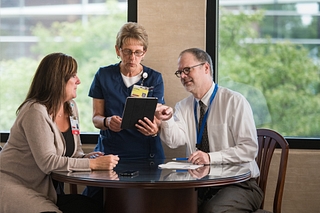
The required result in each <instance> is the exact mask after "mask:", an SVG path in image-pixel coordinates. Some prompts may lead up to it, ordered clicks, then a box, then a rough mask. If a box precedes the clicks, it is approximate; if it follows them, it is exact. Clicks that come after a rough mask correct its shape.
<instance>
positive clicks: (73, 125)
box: [70, 116, 80, 135]
mask: <svg viewBox="0 0 320 213" xmlns="http://www.w3.org/2000/svg"><path fill="white" fill-rule="evenodd" d="M70 123H71V131H72V134H74V135H79V134H80V128H79V121H78V119H77V117H76V116H70Z"/></svg>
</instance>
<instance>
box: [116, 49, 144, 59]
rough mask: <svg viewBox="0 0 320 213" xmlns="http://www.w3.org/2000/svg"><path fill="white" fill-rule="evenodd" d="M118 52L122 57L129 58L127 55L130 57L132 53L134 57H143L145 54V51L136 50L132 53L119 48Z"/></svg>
mask: <svg viewBox="0 0 320 213" xmlns="http://www.w3.org/2000/svg"><path fill="white" fill-rule="evenodd" d="M120 50H121V52H122V53H123V55H126V56H129V55H130V56H131V55H132V53H133V54H134V55H135V56H136V57H141V56H143V55H144V54H145V51H141V50H137V51H134V52H132V51H131V50H129V49H121V48H120Z"/></svg>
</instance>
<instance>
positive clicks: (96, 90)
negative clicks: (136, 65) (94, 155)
mask: <svg viewBox="0 0 320 213" xmlns="http://www.w3.org/2000/svg"><path fill="white" fill-rule="evenodd" d="M120 63H121V62H120ZM120 63H117V64H114V65H110V66H106V67H100V68H99V70H98V71H97V73H96V74H95V76H94V79H93V82H92V84H91V88H90V91H89V96H90V97H92V98H96V99H104V106H105V108H104V115H105V117H109V116H113V115H118V116H120V117H122V112H123V109H124V105H125V101H126V98H127V97H129V96H130V95H131V91H132V88H133V85H132V86H130V87H127V86H126V85H125V84H124V82H123V79H122V76H121V72H120ZM144 72H146V73H147V74H148V77H147V78H145V79H144V81H143V86H145V87H149V88H150V89H149V93H148V97H157V98H158V102H159V103H161V104H164V97H163V96H164V85H163V79H162V75H161V73H159V72H157V71H155V70H153V69H151V68H148V67H145V66H143V72H142V73H144ZM141 82H142V78H141V80H140V81H139V82H137V83H136V84H137V85H141ZM95 151H101V152H104V153H105V154H114V155H118V156H119V158H120V159H149V160H150V159H163V158H164V151H163V148H162V144H161V141H160V137H159V136H156V137H151V136H145V135H143V134H141V133H140V132H138V131H137V130H136V129H124V130H121V131H120V132H113V131H111V130H109V129H107V130H100V135H99V139H98V144H97V145H96V147H95Z"/></svg>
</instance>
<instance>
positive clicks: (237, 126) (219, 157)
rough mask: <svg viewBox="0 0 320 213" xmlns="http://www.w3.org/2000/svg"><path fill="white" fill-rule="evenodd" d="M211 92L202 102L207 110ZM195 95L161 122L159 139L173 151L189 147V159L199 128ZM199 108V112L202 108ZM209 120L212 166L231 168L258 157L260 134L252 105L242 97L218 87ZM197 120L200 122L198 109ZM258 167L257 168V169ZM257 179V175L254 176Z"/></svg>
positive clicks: (187, 151)
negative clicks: (227, 165)
mask: <svg viewBox="0 0 320 213" xmlns="http://www.w3.org/2000/svg"><path fill="white" fill-rule="evenodd" d="M214 86H215V84H214V83H213V84H212V86H211V88H210V90H209V91H208V92H207V93H206V94H205V96H204V97H203V98H202V102H203V103H204V104H205V105H206V106H208V105H209V102H210V96H211V94H212V92H213V90H214ZM194 101H199V100H196V99H195V98H194V96H193V95H191V96H189V97H187V98H185V99H183V100H182V101H180V102H178V103H177V104H176V106H175V113H174V115H173V117H172V118H171V119H169V120H167V121H162V124H161V131H160V138H161V140H162V141H163V142H164V143H166V144H167V145H168V146H169V147H170V148H177V147H178V146H181V145H184V144H186V145H187V150H186V156H187V157H188V156H190V154H191V153H193V152H195V151H196V143H197V128H196V122H195V115H194ZM197 105H198V108H199V104H197ZM210 108H211V109H210V111H209V114H208V119H207V128H208V138H209V148H210V152H209V155H210V163H211V164H228V163H243V162H251V161H255V157H256V155H257V153H258V142H257V130H256V126H255V123H254V119H253V114H252V109H251V107H250V104H249V103H248V101H247V100H246V99H245V97H244V96H242V95H241V94H240V93H237V92H234V91H231V90H229V89H227V88H224V87H220V86H219V87H218V91H217V94H216V96H215V98H214V99H213V101H212V104H211V107H210ZM197 112H198V116H197V117H198V119H199V109H197ZM254 167H255V166H254ZM258 171H259V170H258ZM254 176H256V175H254Z"/></svg>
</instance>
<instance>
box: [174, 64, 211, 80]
mask: <svg viewBox="0 0 320 213" xmlns="http://www.w3.org/2000/svg"><path fill="white" fill-rule="evenodd" d="M204 64H205V63H204V62H203V63H201V64H197V65H194V66H192V67H185V68H183V69H182V70H177V71H176V72H175V73H174V74H175V75H176V76H177V77H178V78H181V73H182V72H183V73H184V74H186V75H188V74H189V73H190V71H191V69H192V68H194V67H197V66H202V65H204Z"/></svg>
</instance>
